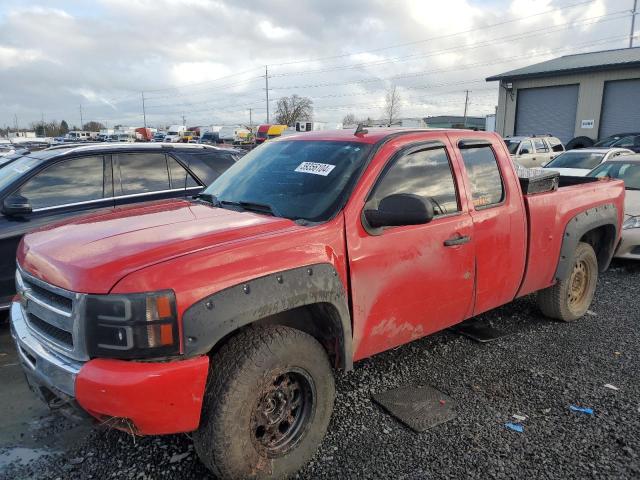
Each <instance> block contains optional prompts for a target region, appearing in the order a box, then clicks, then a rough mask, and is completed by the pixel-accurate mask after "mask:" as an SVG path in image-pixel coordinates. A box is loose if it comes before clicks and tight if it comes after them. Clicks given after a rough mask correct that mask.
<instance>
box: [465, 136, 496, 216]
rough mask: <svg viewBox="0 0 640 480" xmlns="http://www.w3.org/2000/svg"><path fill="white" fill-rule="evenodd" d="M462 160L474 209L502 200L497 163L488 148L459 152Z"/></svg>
mask: <svg viewBox="0 0 640 480" xmlns="http://www.w3.org/2000/svg"><path fill="white" fill-rule="evenodd" d="M461 153H462V160H463V161H464V166H465V168H466V170H467V175H468V176H469V181H470V182H471V198H472V199H473V205H474V207H476V208H486V207H490V206H492V205H496V204H499V203H501V202H502V201H503V200H504V195H505V193H504V184H503V183H502V177H501V176H500V170H499V168H498V162H497V160H496V156H495V154H494V153H493V149H492V148H491V147H489V146H486V147H475V148H465V149H462V150H461Z"/></svg>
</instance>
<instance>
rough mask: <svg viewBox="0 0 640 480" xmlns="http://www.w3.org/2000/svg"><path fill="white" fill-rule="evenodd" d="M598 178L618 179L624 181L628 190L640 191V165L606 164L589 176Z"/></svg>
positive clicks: (636, 163)
mask: <svg viewBox="0 0 640 480" xmlns="http://www.w3.org/2000/svg"><path fill="white" fill-rule="evenodd" d="M587 176H589V177H596V178H605V177H610V178H618V179H620V180H624V187H625V188H626V189H627V190H640V163H638V162H635V163H631V162H629V163H627V162H605V163H603V164H602V165H600V166H599V167H597V168H595V169H594V170H593V171H591V172H589V174H588V175H587Z"/></svg>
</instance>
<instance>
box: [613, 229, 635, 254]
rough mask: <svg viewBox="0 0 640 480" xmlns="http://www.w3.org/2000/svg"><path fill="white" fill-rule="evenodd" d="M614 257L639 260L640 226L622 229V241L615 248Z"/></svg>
mask: <svg viewBox="0 0 640 480" xmlns="http://www.w3.org/2000/svg"><path fill="white" fill-rule="evenodd" d="M615 257H616V258H626V259H630V260H640V228H628V229H626V230H622V241H621V242H620V246H619V247H618V249H617V250H616V253H615Z"/></svg>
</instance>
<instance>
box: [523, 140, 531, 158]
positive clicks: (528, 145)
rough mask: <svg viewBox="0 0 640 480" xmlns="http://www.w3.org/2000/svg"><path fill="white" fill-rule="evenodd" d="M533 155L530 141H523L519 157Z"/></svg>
mask: <svg viewBox="0 0 640 480" xmlns="http://www.w3.org/2000/svg"><path fill="white" fill-rule="evenodd" d="M529 153H533V147H532V146H531V141H530V140H525V141H524V142H522V143H521V144H520V155H527V154H529Z"/></svg>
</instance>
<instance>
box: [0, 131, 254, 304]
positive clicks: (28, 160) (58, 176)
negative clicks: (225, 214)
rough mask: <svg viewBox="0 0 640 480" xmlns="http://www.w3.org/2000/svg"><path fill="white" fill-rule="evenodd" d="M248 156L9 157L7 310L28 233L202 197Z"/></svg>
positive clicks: (142, 149)
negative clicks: (99, 213) (123, 208)
mask: <svg viewBox="0 0 640 480" xmlns="http://www.w3.org/2000/svg"><path fill="white" fill-rule="evenodd" d="M243 153H244V152H239V151H237V150H234V149H228V148H216V147H210V146H207V145H194V144H184V145H176V144H164V143H147V144H144V143H131V144H105V143H99V144H91V145H82V146H78V145H74V146H66V145H61V146H59V147H52V148H49V149H47V150H41V151H39V152H25V151H23V152H21V153H20V154H14V155H12V156H9V157H3V158H2V159H1V160H2V161H0V310H3V309H6V308H8V306H9V301H10V299H11V297H12V296H13V294H14V291H15V289H14V275H15V269H16V264H15V253H16V248H17V246H18V243H19V241H20V239H21V238H22V236H23V235H24V234H25V233H27V232H29V231H31V230H34V229H36V228H39V227H42V226H44V225H48V224H50V223H52V222H57V221H60V220H63V219H66V218H67V217H70V216H73V215H78V214H80V213H86V212H89V211H94V210H97V209H114V208H116V207H118V206H120V205H126V204H130V203H135V202H144V201H150V200H160V199H165V198H171V197H186V196H193V195H196V194H197V193H199V192H200V191H201V190H202V189H203V188H204V187H205V186H207V185H209V184H210V183H211V182H213V181H214V180H215V179H216V178H218V176H220V174H221V173H222V172H224V171H225V170H226V169H227V168H229V167H230V166H231V165H233V163H234V162H235V161H236V160H237V159H238V158H240V156H242V154H243Z"/></svg>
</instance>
